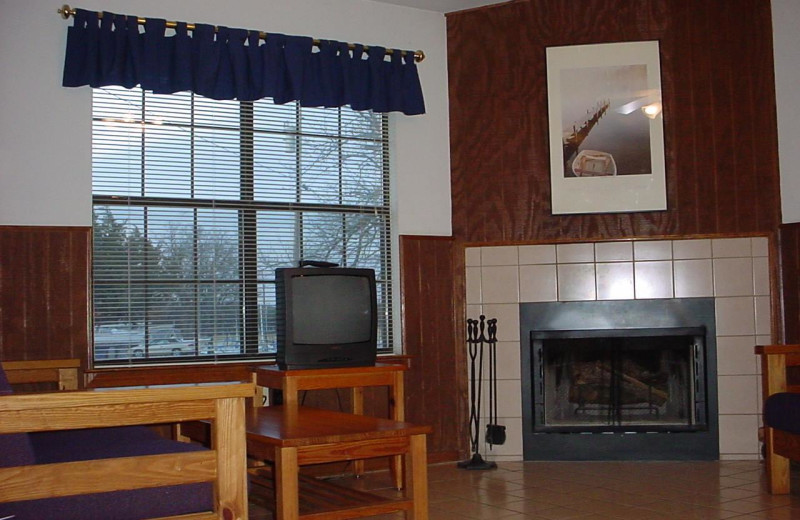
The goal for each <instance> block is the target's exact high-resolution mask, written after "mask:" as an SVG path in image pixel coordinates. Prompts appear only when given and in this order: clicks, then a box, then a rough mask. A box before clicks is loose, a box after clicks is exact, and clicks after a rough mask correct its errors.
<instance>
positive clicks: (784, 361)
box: [755, 345, 800, 399]
mask: <svg viewBox="0 0 800 520" xmlns="http://www.w3.org/2000/svg"><path fill="white" fill-rule="evenodd" d="M755 353H756V354H758V355H760V356H761V385H762V389H763V393H764V399H766V398H767V397H769V396H770V395H772V394H775V393H777V392H786V391H787V386H786V366H787V365H790V364H792V363H789V362H788V361H789V360H790V359H791V357H795V356H800V345H757V346H756V347H755Z"/></svg>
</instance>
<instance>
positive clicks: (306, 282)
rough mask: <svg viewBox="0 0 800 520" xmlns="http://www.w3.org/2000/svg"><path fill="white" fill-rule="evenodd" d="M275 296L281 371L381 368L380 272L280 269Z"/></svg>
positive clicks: (276, 280)
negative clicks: (378, 360)
mask: <svg viewBox="0 0 800 520" xmlns="http://www.w3.org/2000/svg"><path fill="white" fill-rule="evenodd" d="M275 296H276V329H277V361H278V366H279V367H280V368H282V369H307V368H326V367H330V368H333V367H348V366H369V365H374V364H375V359H376V355H377V342H378V340H377V330H378V326H377V323H378V316H377V312H378V311H377V309H378V304H377V290H376V284H375V271H373V270H372V269H360V268H352V267H297V268H281V269H276V270H275Z"/></svg>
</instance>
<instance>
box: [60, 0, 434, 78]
mask: <svg viewBox="0 0 800 520" xmlns="http://www.w3.org/2000/svg"><path fill="white" fill-rule="evenodd" d="M58 13H59V14H60V15H61V18H63V19H64V20H67V19H68V18H69V17H70V16H75V9H73V8H71V7H70V6H69V4H64V5H62V6H61V8H60V9H58ZM97 16H98V17H99V18H103V13H102V11H101V12H99V13H97ZM137 20H138V22H139V25H144V24H145V19H144V18H137ZM177 25H178V24H177V22H167V27H169V28H172V29H174V28H175V27H176V26H177ZM186 28H187V29H189V30H190V31H193V30H194V24H191V23H190V24H186ZM214 30H215V31H216V30H217V28H216V27H215V28H214ZM258 36H259V37H260V38H261V39H262V40H263V39H265V38H266V37H267V33H263V32H260V33H258ZM319 43H320V41H319V40H318V39H316V38H315V39H314V45H316V46H319ZM347 47H348V48H349V49H350V50H353V49H355V47H356V46H355V45H354V44H352V43H348V44H347ZM364 50H369V47H368V46H367V45H364ZM400 53H401V54H400V55H401V56H405V54H406V51H400ZM386 54H390V55H391V54H394V50H393V49H386ZM424 59H425V53H424V52H422V51H421V50H419V51H416V52H414V61H416V62H417V63H419V62H421V61H422V60H424Z"/></svg>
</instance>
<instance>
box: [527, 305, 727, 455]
mask: <svg viewBox="0 0 800 520" xmlns="http://www.w3.org/2000/svg"><path fill="white" fill-rule="evenodd" d="M520 328H521V337H525V338H528V341H527V342H523V344H522V356H521V359H522V365H523V367H522V378H523V382H522V388H523V399H522V401H523V430H524V431H523V450H524V458H525V460H600V459H602V460H615V459H616V460H630V459H635V460H647V459H651V460H653V459H662V460H663V459H673V460H687V459H689V460H703V459H716V458H718V457H719V448H718V433H717V420H716V416H717V413H716V383H715V381H716V375H715V373H714V368H713V367H715V366H716V353H715V350H716V349H715V326H714V299H713V298H684V299H664V300H625V301H591V302H547V303H526V304H521V306H520Z"/></svg>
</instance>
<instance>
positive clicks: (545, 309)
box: [520, 298, 719, 460]
mask: <svg viewBox="0 0 800 520" xmlns="http://www.w3.org/2000/svg"><path fill="white" fill-rule="evenodd" d="M645 329H647V330H650V331H653V330H658V329H661V330H663V331H668V330H670V329H671V330H673V331H697V330H699V329H702V330H705V345H704V347H705V348H704V349H703V352H702V353H701V359H700V360H699V362H700V363H702V365H703V366H702V369H704V370H703V372H704V373H705V379H704V381H703V384H704V393H703V394H702V395H700V396H699V397H698V398H697V399H696V401H699V405H700V406H702V407H703V409H702V410H700V411H698V412H696V413H698V415H699V416H700V417H703V418H704V419H705V421H704V422H705V425H703V426H702V427H696V428H686V429H684V430H683V431H681V429H679V428H671V429H662V430H661V431H659V429H658V428H630V429H626V431H585V432H581V433H577V432H548V431H535V429H534V414H535V413H536V395H535V392H536V389H535V386H534V385H535V378H534V377H533V358H534V355H535V354H534V348H535V347H534V339H533V337H532V336H533V333H534V332H535V333H536V335H537V336H539V337H543V336H548V335H551V336H556V335H562V337H563V335H569V334H578V335H584V336H585V335H587V334H588V335H594V334H597V335H601V334H608V333H610V331H616V332H627V333H630V334H643V333H646V332H644V330H645ZM520 338H521V344H520V348H521V378H522V409H523V414H522V415H523V417H522V427H523V434H522V437H523V458H524V459H525V460H718V459H719V417H718V406H717V376H716V366H717V352H716V322H715V305H714V298H676V299H663V300H661V299H659V300H611V301H587V302H542V303H539V302H537V303H522V304H520Z"/></svg>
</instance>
